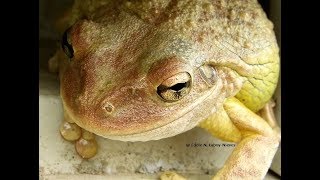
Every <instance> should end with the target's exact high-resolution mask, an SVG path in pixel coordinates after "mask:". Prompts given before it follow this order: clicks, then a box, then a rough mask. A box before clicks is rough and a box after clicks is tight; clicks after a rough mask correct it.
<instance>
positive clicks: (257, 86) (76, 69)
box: [49, 0, 279, 179]
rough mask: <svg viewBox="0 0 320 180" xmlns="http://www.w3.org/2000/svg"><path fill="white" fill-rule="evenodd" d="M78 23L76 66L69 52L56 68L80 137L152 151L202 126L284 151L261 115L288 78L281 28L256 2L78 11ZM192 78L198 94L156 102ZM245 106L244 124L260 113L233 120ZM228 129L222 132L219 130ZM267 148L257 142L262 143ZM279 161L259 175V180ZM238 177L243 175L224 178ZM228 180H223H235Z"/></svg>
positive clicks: (112, 5) (72, 37)
mask: <svg viewBox="0 0 320 180" xmlns="http://www.w3.org/2000/svg"><path fill="white" fill-rule="evenodd" d="M70 15H71V16H70V17H69V18H64V19H63V21H61V22H60V23H61V24H60V28H61V29H66V28H68V27H70V29H69V31H68V40H69V43H70V44H71V45H72V48H73V50H74V53H73V57H72V58H71V59H69V58H68V57H67V56H65V55H63V52H62V50H60V51H58V52H57V54H56V56H55V58H53V60H52V61H51V62H49V63H50V66H51V67H54V61H55V60H58V61H59V74H60V80H61V98H62V101H63V106H64V109H65V113H67V114H68V117H70V118H71V119H72V120H73V121H74V122H75V123H76V124H77V125H79V126H80V127H81V128H83V129H86V130H88V131H90V132H93V133H94V134H97V135H99V136H103V137H107V138H110V139H116V140H122V141H148V140H155V139H161V138H166V137H170V136H174V135H177V134H180V133H182V132H185V131H187V130H189V129H191V128H193V127H195V126H197V125H198V124H199V123H200V122H202V125H200V127H204V128H205V129H207V130H208V131H209V132H211V133H212V134H213V135H216V136H218V137H220V138H221V139H223V140H229V141H233V142H240V141H241V143H243V142H244V141H242V140H244V139H246V138H245V137H249V135H250V137H251V135H252V137H255V134H254V133H256V134H258V135H259V138H260V139H261V138H264V137H272V138H273V139H272V138H271V139H272V141H269V140H268V143H270V142H275V145H274V146H273V149H276V147H277V144H278V143H279V139H277V138H274V137H275V136H274V135H272V130H271V128H270V126H268V124H267V123H265V122H264V121H263V119H261V118H260V117H259V116H256V115H253V114H254V112H257V111H258V110H260V109H261V108H262V107H264V105H265V104H266V103H267V102H268V101H269V99H270V98H271V96H272V94H273V91H274V89H275V87H276V84H277V79H278V71H279V56H278V46H277V44H276V39H275V36H274V32H273V30H272V29H273V25H272V23H271V22H270V21H269V20H268V19H267V18H266V15H265V13H264V12H263V10H262V9H261V7H260V5H259V4H258V3H257V2H256V1H255V0H233V1H231V0H216V1H205V0H203V1H196V0H188V1H187V0H185V1H182V0H180V1H178V0H171V1H170V0H161V1H145V0H140V1H102V0H99V1H98V0H95V1H91V2H90V1H76V2H75V4H74V6H73V9H72V10H71V13H70ZM210 73H213V75H212V76H211V74H210ZM178 74H182V76H179V77H178ZM188 77H190V79H189V80H190V81H189V82H190V86H189V87H187V90H186V91H185V92H184V94H183V97H182V98H181V99H179V100H177V101H168V100H166V99H163V98H162V97H161V96H160V95H159V94H158V93H157V88H158V87H159V86H160V85H163V83H164V84H172V85H173V84H175V83H182V82H184V81H185V80H186V79H187V78H188ZM170 78H171V79H170ZM179 78H180V79H179ZM168 79H169V80H168ZM167 86H169V85H167ZM164 96H166V97H167V98H177V97H178V96H177V95H176V94H170V92H169V94H168V95H167V94H165V93H164ZM234 97H235V98H236V99H238V100H239V101H238V100H237V101H234V100H233V99H232V98H234ZM229 98H231V100H230V101H226V100H227V99H229ZM228 103H229V104H231V106H229V104H228ZM233 104H235V105H236V106H235V107H233V106H232V105H233ZM242 105H243V106H242ZM238 106H239V107H240V113H238V112H235V113H236V114H237V113H238V114H239V117H240V116H241V113H242V112H245V113H244V115H243V117H247V115H248V113H249V114H250V113H251V112H252V115H251V114H250V116H249V115H248V116H249V118H248V119H249V120H243V119H241V118H240V119H239V120H234V119H237V117H238V115H235V113H234V111H233V109H234V108H236V107H238ZM242 107H244V109H241V108H242ZM247 111H248V112H247ZM233 116H234V117H233ZM252 116H254V118H251V117H252ZM213 117H215V118H213ZM222 117H223V118H222ZM229 118H230V119H229ZM259 118H260V119H261V122H260V119H259ZM245 119H247V118H245ZM251 119H252V120H253V123H252V122H251ZM256 119H258V120H256ZM204 120H206V121H204ZM217 120H219V122H215V121H217ZM213 122H215V123H213ZM255 122H257V126H255ZM219 123H222V125H221V128H213V126H215V125H216V124H219ZM246 123H248V124H249V125H246ZM226 124H227V125H226ZM211 126H212V127H211ZM242 127H246V128H242ZM260 127H262V128H260ZM222 129H226V131H224V132H222ZM244 129H245V130H244ZM228 132H230V133H229V134H228ZM260 135H262V136H263V137H260ZM259 138H258V140H256V139H255V140H253V141H257V142H258V141H259V143H260V142H262V141H263V140H261V141H260V139H259ZM275 139H276V140H275ZM247 141H251V139H249V140H248V139H247ZM241 143H240V145H239V147H242V145H241ZM250 143H251V142H250ZM250 143H245V144H246V145H244V146H243V148H240V150H239V151H241V153H242V154H245V153H244V152H243V150H245V148H249V150H247V151H246V152H248V153H249V152H250V148H252V146H248V147H247V145H248V144H250ZM253 144H254V143H253ZM264 144H267V143H264ZM261 147H262V146H261ZM258 149H259V148H258ZM236 151H237V150H236ZM255 152H258V151H255ZM241 153H240V154H241ZM272 153H273V150H272V151H270V154H268V155H267V157H268V161H266V163H265V164H263V163H262V164H263V166H264V167H263V170H262V171H261V172H260V170H257V171H259V173H258V174H259V177H263V176H264V174H265V172H266V169H267V168H268V167H266V166H268V165H270V162H271V160H272V157H273V154H272ZM235 156H236V155H235ZM257 156H258V155H257ZM270 156H271V160H270ZM236 157H237V156H236ZM241 157H243V156H241ZM232 158H233V156H231V158H230V159H232ZM249 159H250V158H249ZM252 159H254V158H252ZM234 162H235V161H232V163H234ZM239 164H240V165H241V163H238V165H239ZM230 167H236V166H227V168H224V169H228V168H229V169H230ZM231 169H232V168H231ZM234 169H236V168H234ZM224 171H225V170H221V172H220V177H221V178H223V177H228V175H225V174H223V172H224ZM226 171H227V173H226V174H228V172H229V174H232V173H230V170H226ZM235 172H237V170H235ZM244 173H245V174H250V173H246V172H244ZM253 174H256V176H251V175H250V176H248V177H258V175H257V173H253ZM216 177H218V176H216ZM230 177H232V178H234V177H240V175H237V173H234V174H233V175H232V176H230ZM232 178H231V179H232Z"/></svg>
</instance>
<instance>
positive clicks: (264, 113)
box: [258, 99, 281, 136]
mask: <svg viewBox="0 0 320 180" xmlns="http://www.w3.org/2000/svg"><path fill="white" fill-rule="evenodd" d="M275 106H276V103H275V102H274V100H272V99H271V100H270V101H269V102H268V103H267V104H266V105H265V106H264V107H263V108H262V109H261V110H260V111H259V112H258V115H260V116H261V117H262V118H263V119H264V120H265V121H266V122H267V123H268V124H269V125H270V127H271V128H272V129H273V131H274V132H275V133H276V134H277V135H278V136H280V134H281V133H280V127H279V126H278V123H277V120H276V117H275V115H274V110H273V108H274V107H275Z"/></svg>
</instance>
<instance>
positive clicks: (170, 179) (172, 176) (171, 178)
mask: <svg viewBox="0 0 320 180" xmlns="http://www.w3.org/2000/svg"><path fill="white" fill-rule="evenodd" d="M160 179H161V180H186V179H185V178H184V177H182V176H180V175H179V174H177V173H175V172H173V171H167V172H164V173H163V174H161V176H160Z"/></svg>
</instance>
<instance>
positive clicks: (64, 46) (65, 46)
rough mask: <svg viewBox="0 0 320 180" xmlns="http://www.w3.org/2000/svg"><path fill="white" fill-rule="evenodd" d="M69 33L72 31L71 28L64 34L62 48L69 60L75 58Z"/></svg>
mask: <svg viewBox="0 0 320 180" xmlns="http://www.w3.org/2000/svg"><path fill="white" fill-rule="evenodd" d="M69 31H70V28H69V29H67V30H66V31H65V32H64V33H63V35H62V42H61V46H62V49H63V51H64V53H65V54H66V55H67V56H68V57H69V58H72V57H73V48H72V45H71V42H70V38H69V36H68V34H69Z"/></svg>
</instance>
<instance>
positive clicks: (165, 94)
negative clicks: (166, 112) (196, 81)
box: [157, 72, 191, 102]
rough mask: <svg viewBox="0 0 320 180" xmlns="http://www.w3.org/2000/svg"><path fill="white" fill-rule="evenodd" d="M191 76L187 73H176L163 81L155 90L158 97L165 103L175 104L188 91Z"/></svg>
mask: <svg viewBox="0 0 320 180" xmlns="http://www.w3.org/2000/svg"><path fill="white" fill-rule="evenodd" d="M190 86H191V76H190V74H189V73H187V72H182V73H178V74H176V75H174V76H172V77H170V78H168V79H166V80H164V81H163V82H162V83H161V84H160V85H159V86H158V88H157V93H158V95H159V96H160V97H161V98H162V99H163V100H165V101H167V102H175V101H178V100H180V99H181V98H183V97H184V96H185V95H187V94H188V93H189V91H190Z"/></svg>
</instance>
